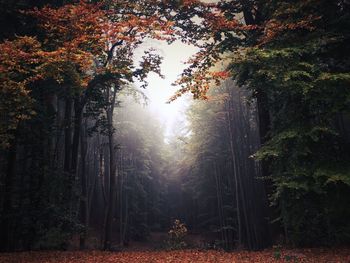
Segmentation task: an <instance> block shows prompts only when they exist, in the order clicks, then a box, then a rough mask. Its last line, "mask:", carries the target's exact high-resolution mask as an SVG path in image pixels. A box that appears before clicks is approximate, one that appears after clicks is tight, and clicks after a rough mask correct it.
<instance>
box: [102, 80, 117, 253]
mask: <svg viewBox="0 0 350 263" xmlns="http://www.w3.org/2000/svg"><path fill="white" fill-rule="evenodd" d="M110 92H112V96H111V97H112V99H111V100H110V105H109V106H108V109H107V112H106V113H107V121H108V124H107V125H108V143H109V164H110V165H109V169H110V174H109V197H108V204H107V214H106V220H105V222H106V223H105V239H104V245H103V247H104V249H105V250H110V249H111V245H112V244H111V243H112V226H113V217H114V208H115V204H116V194H117V184H116V183H117V180H116V177H117V174H116V172H117V160H116V149H115V147H114V137H113V134H114V127H113V111H114V106H115V99H116V93H117V90H116V88H115V87H113V90H112V88H108V92H107V98H109V97H110V95H109V93H110Z"/></svg>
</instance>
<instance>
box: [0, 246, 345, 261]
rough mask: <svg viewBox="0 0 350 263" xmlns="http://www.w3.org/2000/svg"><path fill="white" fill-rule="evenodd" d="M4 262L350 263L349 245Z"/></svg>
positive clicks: (14, 256)
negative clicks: (345, 247) (346, 246)
mask: <svg viewBox="0 0 350 263" xmlns="http://www.w3.org/2000/svg"><path fill="white" fill-rule="evenodd" d="M0 262H1V263H5V262H6V263H7V262H11V263H33V262H45V263H58V262H60V263H63V262H65V263H71V262H72V263H73V262H74V263H82V262H86V263H89V262H101V263H102V262H103V263H107V262H113V263H119V262H120V263H124V262H125V263H133V262H140V263H151V262H152V263H156V262H160V263H170V262H174V263H175V262H176V263H186V262H213V263H216V262H218V263H219V262H230V263H236V262H237V263H238V262H242V263H245V262H255V263H259V262H267V263H274V262H292V263H293V262H315V263H316V262H317V263H322V262H327V263H330V262H337V263H350V249H304V250H277V249H270V250H264V251H260V252H247V251H239V252H238V251H237V252H231V253H227V252H220V251H197V250H179V251H149V252H147V251H146V252H145V251H139V252H138V251H135V252H101V251H70V252H18V253H3V254H0Z"/></svg>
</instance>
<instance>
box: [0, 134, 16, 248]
mask: <svg viewBox="0 0 350 263" xmlns="http://www.w3.org/2000/svg"><path fill="white" fill-rule="evenodd" d="M16 155H17V140H16V136H15V139H14V140H13V141H12V142H11V144H10V148H9V150H8V155H7V169H6V173H5V180H4V185H5V187H4V199H3V202H4V203H3V207H2V211H1V228H0V230H1V233H0V242H1V243H0V250H2V251H9V250H11V249H12V243H13V242H12V238H11V233H12V227H11V221H12V219H11V218H10V215H11V211H12V197H13V196H12V192H13V186H14V179H15V163H16Z"/></svg>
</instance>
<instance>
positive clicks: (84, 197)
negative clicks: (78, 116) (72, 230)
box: [80, 121, 89, 249]
mask: <svg viewBox="0 0 350 263" xmlns="http://www.w3.org/2000/svg"><path fill="white" fill-rule="evenodd" d="M85 126H86V121H85ZM85 129H86V127H83V126H82V127H81V147H80V150H81V198H80V222H81V224H82V225H83V226H84V230H83V233H81V234H80V249H85V241H86V238H87V234H88V228H89V211H88V210H89V204H88V198H89V196H88V185H87V173H86V169H85V168H86V153H87V141H86V134H85Z"/></svg>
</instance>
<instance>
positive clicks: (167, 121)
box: [135, 39, 197, 141]
mask: <svg viewBox="0 0 350 263" xmlns="http://www.w3.org/2000/svg"><path fill="white" fill-rule="evenodd" d="M148 48H155V49H156V50H157V51H158V52H159V54H161V55H162V56H163V58H164V59H163V63H162V65H161V71H162V74H163V75H164V76H165V78H164V79H162V78H160V77H159V76H158V75H156V74H153V73H152V74H150V75H149V77H148V79H147V80H148V82H149V85H148V87H147V88H146V90H144V93H145V94H146V95H147V97H148V98H149V107H150V110H151V112H152V113H153V114H154V115H155V116H156V117H157V118H158V119H159V120H160V122H161V123H162V125H164V126H165V130H166V132H165V140H166V141H168V140H169V139H170V138H171V137H172V136H173V135H174V134H173V131H174V130H176V129H175V127H176V125H177V124H178V123H179V122H185V121H186V116H185V111H186V109H187V108H188V106H189V103H190V100H191V95H190V94H187V95H184V96H182V97H180V98H178V99H177V100H175V101H173V102H171V103H170V104H167V103H166V102H167V101H168V99H169V98H170V97H171V96H172V95H173V94H174V93H175V91H176V90H177V89H178V88H179V87H174V86H172V85H171V83H173V82H174V81H175V80H176V79H177V78H178V76H179V75H180V73H181V72H182V70H183V69H184V68H185V67H186V65H184V64H183V62H185V61H187V60H188V58H189V57H190V56H192V55H193V54H194V53H196V51H197V49H196V48H195V47H193V46H189V45H186V44H183V43H181V42H180V41H176V42H174V43H173V44H171V45H168V44H167V43H166V42H165V41H159V40H153V39H152V40H151V39H150V40H148V41H147V42H145V43H144V44H143V45H142V46H140V47H139V49H138V50H137V52H136V55H135V60H137V59H138V58H139V57H141V56H142V54H143V50H145V49H148Z"/></svg>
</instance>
